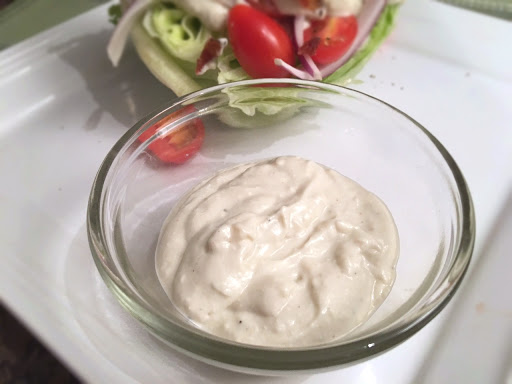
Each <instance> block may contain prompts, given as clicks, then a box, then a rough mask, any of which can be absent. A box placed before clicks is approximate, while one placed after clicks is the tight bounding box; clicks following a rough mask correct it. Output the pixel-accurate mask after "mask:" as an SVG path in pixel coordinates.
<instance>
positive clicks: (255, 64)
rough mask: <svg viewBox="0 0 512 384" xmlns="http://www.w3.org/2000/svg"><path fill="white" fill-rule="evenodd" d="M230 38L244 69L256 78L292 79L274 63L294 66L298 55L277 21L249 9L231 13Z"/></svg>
mask: <svg viewBox="0 0 512 384" xmlns="http://www.w3.org/2000/svg"><path fill="white" fill-rule="evenodd" d="M228 38H229V42H230V44H231V46H232V47H233V52H234V54H235V57H236V58H237V60H238V62H239V63H240V65H241V66H242V68H243V69H244V70H245V71H246V72H247V73H248V74H249V76H251V77H253V78H264V77H288V76H289V74H288V72H287V71H286V70H284V69H283V68H282V67H278V66H277V65H275V63H274V59H282V60H283V61H284V62H286V63H288V64H290V65H293V64H294V61H295V55H294V52H293V45H292V41H291V39H290V37H289V36H288V35H287V33H286V31H285V30H284V28H283V27H282V26H281V25H280V24H279V23H277V22H276V21H275V20H274V19H272V18H271V17H269V16H267V15H266V14H264V13H263V12H261V11H258V10H257V9H254V8H252V7H250V6H248V5H243V4H239V5H235V6H234V7H233V8H231V10H230V11H229V17H228Z"/></svg>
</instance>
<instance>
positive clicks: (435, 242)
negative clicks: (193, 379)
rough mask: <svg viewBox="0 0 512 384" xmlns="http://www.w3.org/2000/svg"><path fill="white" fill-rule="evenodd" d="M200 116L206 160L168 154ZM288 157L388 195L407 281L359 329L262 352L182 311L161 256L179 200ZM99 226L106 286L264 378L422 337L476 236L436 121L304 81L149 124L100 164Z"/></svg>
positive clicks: (263, 84)
mask: <svg viewBox="0 0 512 384" xmlns="http://www.w3.org/2000/svg"><path fill="white" fill-rule="evenodd" d="M197 123H199V124H200V125H202V126H204V141H203V142H202V146H201V148H200V150H199V152H198V153H197V154H195V155H193V153H189V154H185V158H181V159H174V160H173V159H172V158H171V159H167V160H170V161H171V162H172V161H175V160H178V162H182V164H172V163H168V162H166V161H162V160H161V159H160V158H159V157H158V156H155V151H154V146H155V145H156V144H154V143H155V142H156V140H158V139H159V138H160V137H164V136H166V135H169V134H172V133H176V132H177V131H178V130H180V129H181V128H183V127H190V124H197ZM155 124H157V126H160V129H159V130H158V131H156V130H155V128H154V127H155ZM184 129H185V128H184ZM155 132H156V133H155ZM141 135H143V136H142V138H141V137H140V136H141ZM152 143H153V144H152ZM152 146H153V147H152ZM152 148H153V149H152ZM196 149H197V148H196ZM187 155H190V156H188V157H187ZM281 155H296V156H300V157H303V158H306V159H310V160H314V161H316V162H319V163H321V164H324V165H326V166H328V167H331V168H333V169H335V170H337V171H338V172H340V173H342V174H344V175H346V176H348V177H350V178H352V179H353V180H355V181H356V182H358V183H359V184H361V185H362V186H363V187H365V188H366V189H368V190H370V191H372V192H373V193H375V194H376V195H377V196H379V197H380V198H381V199H382V200H383V201H384V202H385V203H386V205H387V206H388V208H389V209H390V211H391V213H392V215H393V217H394V219H395V221H396V225H397V228H398V231H399V236H400V257H399V259H398V264H397V268H396V281H395V284H394V286H393V288H392V290H391V292H390V294H389V296H388V297H387V298H386V300H385V301H384V303H383V304H382V305H381V306H380V307H379V309H378V310H377V311H376V312H375V313H374V314H373V315H372V317H371V318H370V319H369V321H367V322H366V323H365V324H363V325H362V326H360V327H358V328H357V329H355V330H354V331H353V332H351V333H350V334H348V335H347V336H345V337H343V338H341V339H339V340H336V341H333V342H331V343H327V344H323V345H317V346H313V347H308V348H270V347H257V346H251V345H246V344H240V343H236V342H232V341H228V340H224V339H221V338H219V337H216V336H213V335H211V334H209V333H206V332H204V331H202V330H201V329H199V328H197V327H195V326H194V325H193V324H191V322H190V321H189V320H188V319H186V318H185V317H184V316H182V315H181V314H180V313H179V312H178V311H177V310H176V309H175V308H174V307H173V305H172V303H171V302H170V301H169V299H168V298H167V296H166V294H165V293H164V291H163V289H162V287H161V286H160V283H159V281H158V278H157V276H156V271H155V264H154V255H155V248H156V244H157V240H158V237H159V233H160V229H161V226H162V224H163V222H164V220H165V218H166V217H167V215H168V214H169V212H170V211H171V209H172V208H173V206H174V205H175V204H176V202H177V201H178V200H179V198H180V196H182V195H183V194H184V193H185V192H186V191H187V190H189V189H190V188H192V187H193V186H194V185H196V184H197V183H199V182H200V181H201V180H203V179H205V178H206V177H208V176H210V175H212V174H213V173H214V172H216V171H218V170H220V169H222V168H226V167H231V166H234V165H235V164H238V163H242V162H249V161H254V160H259V159H265V158H272V157H276V156H281ZM182 157H183V156H182ZM87 227H88V235H89V243H90V247H91V250H92V254H93V257H94V260H95V263H96V265H97V267H98V270H99V272H100V274H101V276H102V277H103V279H104V281H105V282H106V284H107V286H108V287H109V289H110V290H111V291H112V292H113V293H114V295H115V296H116V298H117V299H118V301H119V302H120V303H121V305H122V306H123V307H124V308H125V309H126V310H128V311H129V312H130V313H131V314H132V315H133V316H134V317H135V318H136V319H137V320H138V321H140V323H142V324H143V325H144V326H145V327H146V328H147V329H148V330H149V331H150V332H151V333H152V334H154V335H156V336H157V337H158V338H160V339H161V340H163V341H164V342H166V343H167V344H169V345H170V346H172V347H173V348H175V349H178V350H180V351H182V352H184V353H186V354H188V355H191V356H193V357H195V358H197V359H200V360H202V361H206V362H209V363H211V364H214V365H217V366H221V367H225V368H229V369H233V370H238V371H243V372H250V373H264V374H269V373H270V374H272V373H275V374H282V373H286V372H296V371H310V370H326V369H328V368H334V367H338V366H342V365H347V364H351V363H354V362H357V361H361V360H364V359H367V358H369V357H372V356H374V355H376V354H379V353H381V352H383V351H386V350H388V349H390V348H392V347H393V346H396V345H397V344H399V343H400V342H402V341H404V340H406V339H407V338H409V337H411V336H412V335H413V334H414V333H416V332H417V331H418V330H420V329H421V328H422V327H423V326H425V325H426V324H427V323H428V322H429V321H430V320H432V318H433V317H434V316H436V315H437V314H438V313H439V312H440V311H441V310H442V308H443V307H444V306H445V305H446V304H447V303H448V302H449V301H450V299H451V298H452V297H453V294H454V293H455V291H456V289H457V287H458V286H459V284H460V282H461V280H462V278H463V276H464V273H465V271H466V269H467V267H468V264H469V261H470V258H471V253H472V250H473V244H474V239H475V218H474V211H473V205H472V201H471V196H470V193H469V190H468V187H467V185H466V182H465V180H464V177H463V175H462V174H461V172H460V170H459V168H458V167H457V165H456V163H455V161H454V160H453V158H452V157H451V156H450V154H449V153H448V152H447V151H446V149H445V148H444V147H443V146H442V145H441V143H439V141H437V140H436V139H435V138H434V137H433V136H432V135H431V134H430V133H429V132H428V131H427V130H426V129H425V128H423V127H422V126H421V125H420V124H418V123H417V122H416V121H414V120H413V119H412V118H410V117H409V116H407V115H406V114H405V113H403V112H401V111H399V110H398V109H396V108H394V107H392V106H391V105H389V104H386V103H384V102H382V101H380V100H377V99H375V98H373V97H371V96H368V95H365V94H363V93H360V92H357V91H354V90H350V89H346V88H342V87H338V86H333V85H328V84H323V83H317V82H307V81H299V80H250V81H244V82H238V83H230V84H225V85H219V86H216V87H213V88H209V89H205V90H202V91H199V92H196V93H193V94H190V95H187V96H184V97H182V98H179V99H177V100H176V101H175V102H173V103H171V104H169V105H167V106H165V107H163V108H162V109H160V110H158V111H157V112H155V113H153V114H151V115H150V116H148V117H146V118H144V119H142V120H141V121H140V122H138V123H137V124H136V125H135V126H134V127H132V128H131V129H130V130H129V131H128V132H126V134H125V135H123V137H122V138H121V139H120V140H119V141H118V142H117V144H116V145H115V146H114V147H113V148H112V150H111V151H110V152H109V153H108V155H107V157H106V158H105V160H104V162H103V164H102V165H101V168H100V169H99V171H98V174H97V177H96V179H95V181H94V185H93V187H92V192H91V196H90V200H89V207H88V214H87Z"/></svg>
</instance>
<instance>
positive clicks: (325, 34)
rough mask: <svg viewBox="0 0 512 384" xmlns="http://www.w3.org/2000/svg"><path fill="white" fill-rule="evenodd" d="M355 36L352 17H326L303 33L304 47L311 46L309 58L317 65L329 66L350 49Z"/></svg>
mask: <svg viewBox="0 0 512 384" xmlns="http://www.w3.org/2000/svg"><path fill="white" fill-rule="evenodd" d="M356 34H357V19H356V18H355V17H354V16H348V17H328V18H325V19H323V20H316V21H313V22H312V24H311V27H309V28H307V29H306V30H305V31H304V41H305V43H304V46H307V45H310V46H313V48H311V47H310V49H311V51H312V52H311V58H312V59H313V61H314V62H315V63H317V64H330V63H332V62H334V61H336V60H338V59H339V58H340V57H341V56H343V54H344V53H345V52H346V51H347V50H348V49H349V48H350V46H351V45H352V42H353V41H354V39H355V37H356Z"/></svg>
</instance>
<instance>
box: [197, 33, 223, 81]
mask: <svg viewBox="0 0 512 384" xmlns="http://www.w3.org/2000/svg"><path fill="white" fill-rule="evenodd" d="M226 44H227V40H226V39H214V38H213V37H210V39H209V40H208V41H207V42H206V44H205V45H204V48H203V51H202V52H201V55H199V59H197V64H196V75H202V74H204V73H205V72H206V71H207V70H209V69H213V68H215V63H214V60H215V59H216V58H217V57H218V56H220V55H221V54H222V51H223V50H224V47H225V46H226Z"/></svg>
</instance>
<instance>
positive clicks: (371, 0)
mask: <svg viewBox="0 0 512 384" xmlns="http://www.w3.org/2000/svg"><path fill="white" fill-rule="evenodd" d="M385 7H386V0H367V1H363V7H362V8H361V12H360V13H359V15H358V16H357V34H356V37H355V39H354V41H353V42H352V45H351V46H350V48H349V49H348V50H347V52H345V54H344V55H343V56H341V57H340V58H339V59H338V60H336V61H335V62H333V63H331V64H328V65H326V66H324V67H322V68H320V73H321V74H322V78H324V77H327V76H329V75H330V74H331V73H334V72H336V70H338V68H340V67H341V66H342V65H343V64H345V63H346V62H347V61H348V60H349V59H350V58H351V57H352V55H353V54H354V53H355V52H357V51H358V50H359V48H361V46H362V45H363V43H364V42H365V41H366V39H367V38H368V35H369V34H370V32H371V30H372V29H373V27H374V26H375V24H376V23H377V21H378V20H379V17H380V15H381V13H382V11H383V10H384V8H385Z"/></svg>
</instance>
